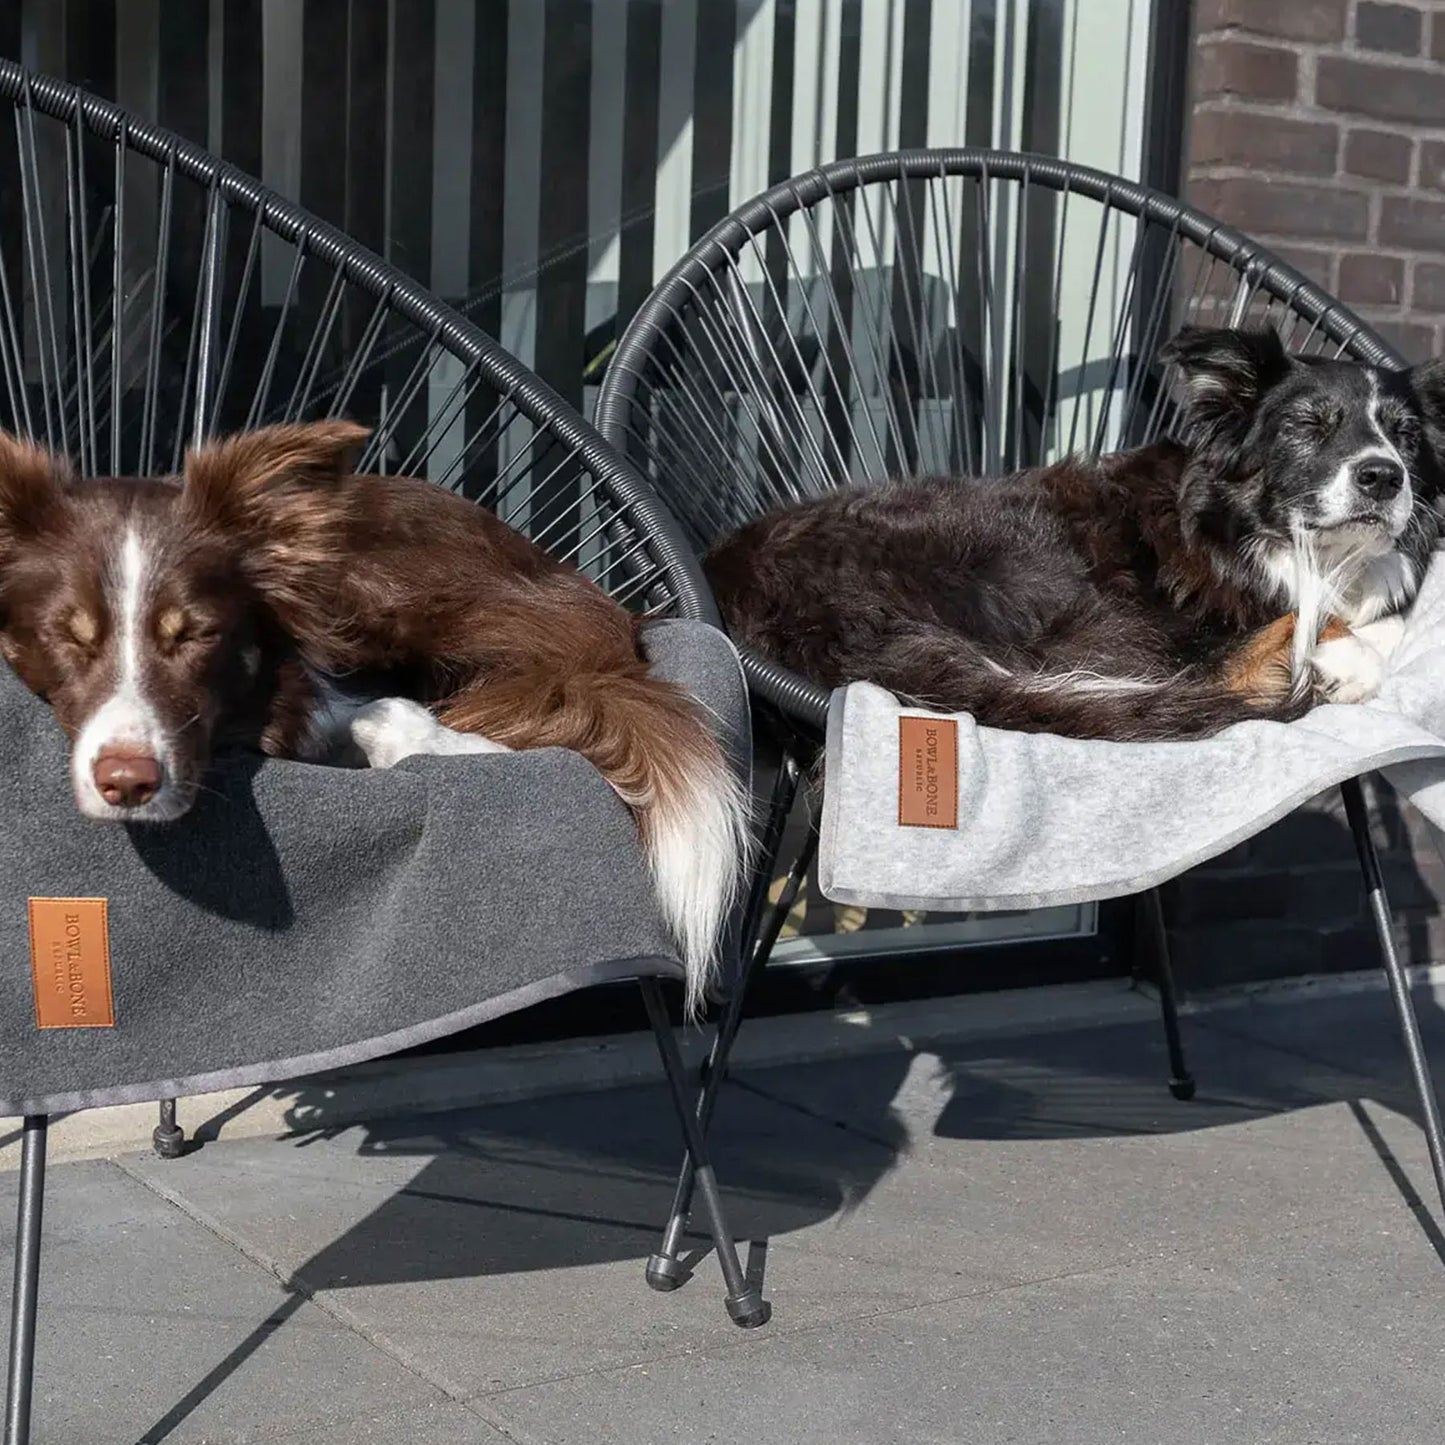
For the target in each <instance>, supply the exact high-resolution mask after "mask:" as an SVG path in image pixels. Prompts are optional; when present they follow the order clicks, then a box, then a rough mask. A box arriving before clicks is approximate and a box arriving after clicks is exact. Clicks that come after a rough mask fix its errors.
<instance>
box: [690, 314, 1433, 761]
mask: <svg viewBox="0 0 1445 1445" xmlns="http://www.w3.org/2000/svg"><path fill="white" fill-rule="evenodd" d="M1166 357H1167V359H1169V360H1171V361H1173V362H1175V363H1176V364H1177V366H1178V369H1179V373H1180V376H1181V379H1182V385H1183V417H1182V426H1181V430H1180V436H1179V439H1178V440H1177V441H1163V442H1159V443H1156V444H1155V445H1152V446H1146V447H1141V448H1137V449H1135V450H1133V451H1127V452H1121V453H1118V454H1116V455H1113V456H1108V457H1103V458H1100V459H1097V460H1091V459H1080V458H1070V459H1067V460H1064V461H1061V462H1059V463H1058V464H1056V465H1054V466H1048V467H1040V468H1036V469H1034V470H1031V471H1025V472H1020V473H1017V474H1015V475H1014V476H1011V477H1005V478H1002V479H999V480H996V481H993V482H988V483H983V482H977V481H971V480H959V479H953V478H948V479H937V480H932V481H921V482H897V483H893V484H890V485H886V486H882V487H876V488H872V489H863V490H857V491H848V492H840V493H837V494H835V495H832V496H828V497H823V498H820V499H817V500H814V501H809V502H804V503H802V504H801V505H798V506H795V507H791V508H787V509H784V510H782V511H778V512H774V513H772V514H770V515H768V516H765V517H762V518H760V519H759V520H758V521H756V522H753V523H750V524H749V525H747V526H745V527H743V528H742V529H741V530H739V531H738V532H735V533H734V534H733V535H732V536H730V537H727V538H725V539H723V540H722V541H721V542H719V543H718V545H717V546H716V547H715V548H714V549H713V551H712V552H711V554H710V555H709V557H708V559H707V562H706V567H707V572H708V575H709V578H710V579H711V581H712V584H713V588H714V590H715V591H716V594H717V598H718V604H719V606H720V607H721V609H722V612H723V616H724V618H725V620H726V621H727V624H728V626H729V628H730V629H731V631H732V633H733V635H734V637H736V638H737V639H738V640H739V641H740V642H743V643H746V644H748V645H749V646H751V647H752V648H754V649H755V650H757V651H758V652H760V653H762V654H763V655H764V656H766V657H770V658H773V659H775V660H776V661H778V662H781V663H783V664H785V665H786V666H788V667H789V668H791V669H792V670H793V671H795V672H799V673H801V674H803V675H804V676H805V677H808V678H810V679H812V680H813V681H815V682H817V683H820V684H822V685H823V686H826V687H830V688H831V687H838V686H841V685H843V684H845V683H849V682H854V681H870V682H875V683H878V684H880V685H882V686H884V687H887V688H889V689H890V690H892V691H893V692H895V693H897V694H899V695H901V696H904V697H907V698H911V699H915V700H917V701H920V702H922V703H924V704H927V705H930V706H934V707H939V708H942V709H945V710H949V711H959V712H970V713H972V714H973V715H974V717H975V718H976V719H977V720H978V721H979V722H981V723H984V724H986V725H990V726H994V727H1002V728H1014V729H1019V730H1022V731H1028V732H1053V733H1060V734H1063V735H1065V736H1072V737H1084V738H1112V739H1153V738H1188V737H1201V736H1207V735H1209V734H1211V733H1214V732H1217V731H1219V730H1220V729H1221V728H1224V727H1227V726H1228V725H1229V724H1231V723H1235V722H1240V721H1243V720H1246V719H1249V718H1274V719H1279V720H1285V719H1289V718H1293V717H1296V716H1298V715H1299V714H1300V713H1302V712H1304V711H1305V710H1306V709H1307V708H1308V707H1309V706H1310V705H1311V704H1312V703H1313V702H1316V701H1336V702H1357V701H1361V700H1364V699H1366V698H1368V697H1370V696H1372V695H1373V694H1374V693H1375V691H1377V690H1378V688H1379V685H1380V683H1381V680H1382V678H1383V675H1384V669H1385V661H1386V658H1387V656H1388V654H1389V652H1390V651H1391V650H1392V649H1393V647H1394V646H1395V645H1396V643H1397V642H1398V640H1399V636H1400V633H1401V631H1402V628H1403V624H1402V621H1401V618H1400V613H1401V611H1402V609H1403V608H1404V607H1405V606H1407V605H1408V604H1409V602H1410V601H1411V599H1412V598H1413V597H1414V595H1415V592H1416V590H1417V588H1418V587H1419V584H1420V581H1421V578H1422V577H1423V576H1424V573H1425V568H1426V565H1427V564H1428V562H1429V559H1430V556H1431V554H1432V552H1433V551H1434V549H1435V546H1436V544H1437V541H1438V539H1439V536H1440V532H1441V506H1442V497H1445V364H1442V363H1439V362H1432V363H1429V364H1427V365H1425V366H1422V367H1417V368H1415V369H1414V370H1413V371H1409V372H1394V371H1384V370H1379V369H1376V368H1372V367H1365V366H1358V365H1354V364H1352V363H1349V362H1345V361H1325V360H1310V359H1306V358H1302V357H1292V356H1290V355H1288V354H1287V353H1286V352H1285V349H1284V347H1283V346H1282V345H1281V343H1280V340H1279V337H1278V336H1277V335H1276V334H1275V333H1274V332H1273V331H1272V330H1266V331H1240V330H1212V329H1200V328H1187V329H1185V330H1184V331H1183V332H1181V333H1180V334H1179V335H1178V336H1177V337H1175V338H1174V340H1173V341H1172V342H1171V343H1170V346H1169V348H1167V349H1166ZM1296 619H1303V621H1302V623H1301V624H1300V625H1298V626H1297V625H1296Z"/></svg>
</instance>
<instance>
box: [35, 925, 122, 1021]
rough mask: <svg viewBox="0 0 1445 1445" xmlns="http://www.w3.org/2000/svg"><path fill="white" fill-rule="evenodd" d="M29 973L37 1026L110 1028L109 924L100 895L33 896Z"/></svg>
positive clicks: (112, 1012) (112, 1008) (112, 1005)
mask: <svg viewBox="0 0 1445 1445" xmlns="http://www.w3.org/2000/svg"><path fill="white" fill-rule="evenodd" d="M30 971H31V973H32V975H33V976H34V980H35V1022H36V1025H37V1027H39V1028H42V1029H112V1028H114V1027H115V1001H114V999H113V998H112V997H111V991H110V922H109V919H108V918H107V916H106V900H105V899H104V898H32V899H31V900H30Z"/></svg>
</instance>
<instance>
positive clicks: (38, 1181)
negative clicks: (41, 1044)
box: [5, 1114, 49, 1445]
mask: <svg viewBox="0 0 1445 1445" xmlns="http://www.w3.org/2000/svg"><path fill="white" fill-rule="evenodd" d="M48 1125H49V1120H48V1119H47V1118H46V1116H45V1115H44V1114H32V1115H30V1116H29V1117H28V1118H27V1119H26V1120H25V1133H24V1138H23V1140H22V1143H21V1152H20V1204H19V1208H18V1210H17V1211H16V1220H15V1292H14V1294H13V1295H12V1297H11V1301H10V1365H9V1370H8V1371H7V1375H6V1391H5V1445H29V1442H30V1395H31V1388H32V1386H33V1384H34V1380H35V1312H36V1303H37V1298H38V1294H39V1288H40V1225H41V1216H42V1214H43V1212H44V1205H45V1136H46V1129H47V1127H48Z"/></svg>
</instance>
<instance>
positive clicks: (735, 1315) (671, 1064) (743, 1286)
mask: <svg viewBox="0 0 1445 1445" xmlns="http://www.w3.org/2000/svg"><path fill="white" fill-rule="evenodd" d="M642 1001H643V1003H644V1004H646V1006H647V1018H648V1022H649V1023H650V1024H651V1025H652V1032H653V1034H654V1035H655V1036H656V1038H657V1052H658V1054H659V1055H660V1056H661V1058H662V1068H663V1072H664V1073H665V1074H666V1075H667V1084H668V1088H669V1090H670V1091H671V1093H672V1104H673V1108H674V1109H675V1110H676V1111H677V1117H678V1122H679V1123H680V1124H681V1125H682V1133H683V1138H684V1139H685V1140H686V1141H687V1153H688V1157H689V1158H690V1159H691V1160H692V1163H693V1173H694V1177H695V1179H696V1187H697V1192H698V1193H699V1194H700V1195H701V1197H702V1209H703V1213H704V1215H705V1216H706V1217H707V1223H708V1230H709V1232H710V1233H711V1235H712V1240H713V1245H714V1247H715V1248H716V1250H717V1257H718V1263H719V1264H720V1265H721V1266H722V1272H723V1279H724V1281H725V1282H726V1284H727V1298H726V1300H725V1301H724V1303H725V1304H726V1305H727V1312H728V1315H729V1317H730V1318H731V1319H732V1322H733V1323H734V1324H735V1325H740V1326H741V1327H742V1328H743V1329H745V1330H750V1329H756V1328H757V1327H758V1326H759V1325H765V1324H767V1322H768V1320H769V1318H770V1317H771V1315H772V1312H773V1311H772V1306H771V1305H769V1304H768V1302H767V1301H766V1300H765V1299H764V1298H763V1295H762V1291H761V1290H760V1289H759V1288H758V1287H757V1285H755V1284H752V1283H750V1282H749V1280H748V1278H747V1276H746V1275H745V1274H744V1273H743V1267H742V1264H741V1263H740V1262H739V1260H738V1251H737V1245H736V1244H735V1243H734V1241H733V1236H732V1233H731V1231H730V1230H729V1229H728V1225H727V1217H726V1215H725V1214H724V1213H723V1204H722V1196H721V1194H719V1193H718V1187H717V1176H716V1175H715V1174H714V1173H713V1167H712V1160H711V1159H710V1158H709V1156H708V1152H707V1140H706V1139H705V1138H704V1137H703V1131H702V1128H701V1126H700V1124H699V1123H698V1117H697V1113H696V1111H695V1106H694V1104H693V1101H692V1100H691V1099H689V1098H688V1095H687V1079H686V1071H685V1070H684V1068H683V1063H682V1055H681V1053H680V1052H679V1051H678V1047H677V1040H676V1039H675V1038H674V1037H673V1034H672V1024H671V1023H670V1022H669V1021H668V1017H667V1009H666V1007H665V1006H664V1005H663V1002H662V991H661V989H660V988H659V986H658V982H657V980H656V979H655V978H645V979H643V980H642Z"/></svg>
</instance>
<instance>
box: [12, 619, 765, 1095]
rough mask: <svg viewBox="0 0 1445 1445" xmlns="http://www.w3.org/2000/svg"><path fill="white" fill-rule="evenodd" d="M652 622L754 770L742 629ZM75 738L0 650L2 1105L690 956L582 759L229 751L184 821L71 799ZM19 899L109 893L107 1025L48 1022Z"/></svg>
mask: <svg viewBox="0 0 1445 1445" xmlns="http://www.w3.org/2000/svg"><path fill="white" fill-rule="evenodd" d="M647 637H648V652H649V655H650V657H651V659H652V662H653V666H654V668H655V669H656V670H657V671H658V672H659V673H661V674H663V675H666V676H668V677H671V678H673V679H675V680H677V681H679V682H682V683H683V684H685V685H686V686H688V687H689V688H690V689H691V690H692V691H693V692H694V693H695V694H696V695H697V696H698V697H699V698H701V699H702V700H703V701H704V703H705V704H706V705H707V706H708V707H709V709H710V710H711V711H712V712H713V714H714V715H715V717H716V719H717V724H718V729H719V732H720V735H721V736H723V737H724V739H725V741H726V742H727V744H728V746H729V748H730V750H731V751H732V753H733V755H734V757H735V758H737V759H738V760H739V762H740V764H741V765H743V766H746V759H747V756H748V748H749V739H748V731H747V729H748V720H747V704H746V695H745V690H744V687H743V683H742V675H741V671H740V669H739V667H738V663H737V658H736V655H735V654H734V652H733V651H732V648H731V645H730V644H729V643H728V642H727V640H726V639H725V638H724V637H723V636H722V634H721V633H719V632H717V631H715V630H714V629H712V628H709V627H706V626H704V625H703V624H701V623H685V622H671V623H662V624H659V625H657V626H655V627H653V628H651V629H649V632H648V634H647ZM67 756H68V753H67V745H66V741H65V739H64V737H63V735H62V734H61V732H60V730H59V728H58V726H57V725H56V723H55V720H54V718H53V716H52V715H51V713H50V711H49V709H48V708H47V707H45V705H44V704H42V703H41V702H39V701H38V700H37V699H35V698H34V697H32V696H31V695H30V694H29V693H28V692H27V691H26V690H25V689H24V688H23V687H22V686H21V685H20V683H19V682H18V681H17V680H16V679H15V677H14V676H13V674H11V673H10V672H9V670H8V669H4V668H0V779H3V784H0V787H3V790H4V793H5V803H4V806H5V817H6V826H5V827H4V828H3V829H0V880H3V882H0V1115H14V1114H23V1113H52V1112H57V1111H61V1110H72V1109H82V1108H88V1107H92V1106H96V1105H102V1104H115V1103H125V1102H134V1101H137V1100H143V1099H149V1098H157V1097H163V1096H167V1095H173V1094H174V1095H180V1094H186V1093H195V1092H201V1091H204V1090H208V1089H218V1088H230V1087H238V1086H243V1085H250V1084H256V1083H262V1082H267V1081H271V1080H276V1079H283V1078H293V1077H296V1076H298V1075H301V1074H306V1073H311V1072H315V1071H317V1070H321V1069H331V1068H336V1067H339V1066H341V1065H344V1064H348V1063H354V1062H357V1061H359V1060H363V1059H368V1058H374V1057H377V1056H379V1055H381V1054H385V1053H390V1052H394V1051H395V1050H397V1049H401V1048H405V1047H408V1046H411V1045H414V1044H418V1043H422V1042H425V1041H426V1040H429V1039H433V1038H436V1037H439V1036H441V1035H443V1034H446V1033H449V1032H454V1031H456V1030H458V1029H463V1028H469V1027H471V1026H472V1025H474V1024H477V1023H481V1022H484V1021H485V1020H487V1019H489V1018H494V1017H497V1016H499V1015H501V1014H504V1013H508V1012H511V1011H512V1010H515V1009H518V1008H522V1007H524V1006H526V1005H528V1004H531V1003H534V1002H537V1001H539V1000H541V999H545V998H548V997H551V996H554V995H557V994H561V993H565V992H567V991H569V990H571V989H577V988H581V987H584V986H585V985H588V984H592V983H597V982H600V981H604V980H609V979H616V978H623V977H627V976H631V975H639V974H652V975H658V976H662V977H666V978H681V976H682V967H681V964H680V963H679V962H678V960H677V956H676V953H675V951H674V949H673V947H672V944H671V943H670V941H669V940H668V937H667V934H666V932H665V931H664V928H663V925H662V922H661V919H660V918H659V916H658V913H657V909H656V907H655V905H654V903H653V898H652V891H651V886H650V882H649V879H648V875H647V871H646V867H645V864H644V861H643V858H642V854H641V850H640V847H639V844H638V840H637V834H636V830H635V828H634V826H633V823H632V819H631V817H630V815H629V814H628V812H627V810H626V809H625V808H624V807H623V806H622V804H621V803H620V802H619V801H618V799H617V797H616V796H615V795H614V794H613V792H612V791H611V789H610V788H608V787H607V785H606V784H605V783H604V782H603V781H602V779H601V777H600V776H599V775H598V774H597V773H596V772H595V771H594V770H593V768H592V767H591V765H590V764H588V763H587V762H585V761H584V760H583V759H582V758H581V757H579V756H578V755H576V754H575V753H570V752H565V751H562V750H559V749H547V750H542V751H536V752H523V753H509V754H497V755H480V756H469V757H455V758H417V759H413V760H410V761H407V762H404V763H402V764H401V765H399V766H398V767H396V768H395V769H391V770H388V771H383V772H370V771H352V770H347V769H340V768H325V767H317V766H312V765H308V764H305V763H290V762H276V761H269V760H268V761H263V760H260V759H257V758H232V759H228V760H226V761H225V762H224V763H223V764H222V765H221V766H219V767H218V769H217V771H216V774H215V776H214V777H213V778H212V779H211V780H210V781H211V784H212V785H213V787H214V789H215V791H214V792H208V793H206V794H203V795H202V798H201V800H200V802H199V803H198V804H197V806H196V807H195V809H194V810H193V811H192V813H191V814H190V815H189V816H188V817H186V818H185V819H183V820H181V821H180V822H179V823H175V824H165V825H160V826H153V827H151V828H144V829H143V828H139V827H137V828H133V829H126V828H123V827H119V826H111V825H108V824H103V823H95V822H91V821H88V820H87V819H85V818H83V817H81V816H80V814H79V813H78V812H77V811H76V808H75V805H74V803H73V802H72V800H71V796H70V787H69V781H68V774H67ZM31 898H105V899H107V900H108V910H107V911H108V921H109V951H110V971H111V980H112V989H113V994H114V1013H115V1023H114V1027H111V1028H58V1029H43V1030H42V1029H40V1028H38V1027H37V1021H36V1004H35V996H34V986H33V983H32V971H31V960H30V938H29V926H28V918H27V914H28V909H27V902H28V900H29V899H31Z"/></svg>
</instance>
